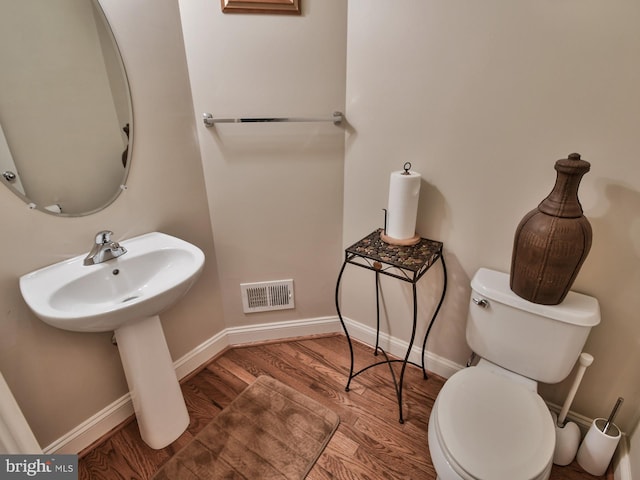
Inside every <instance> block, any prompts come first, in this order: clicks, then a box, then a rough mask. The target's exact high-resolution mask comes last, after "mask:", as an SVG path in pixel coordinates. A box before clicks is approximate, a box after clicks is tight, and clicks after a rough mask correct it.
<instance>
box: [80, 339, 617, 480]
mask: <svg viewBox="0 0 640 480" xmlns="http://www.w3.org/2000/svg"><path fill="white" fill-rule="evenodd" d="M354 350H355V357H356V368H362V367H364V366H366V365H368V364H370V363H371V360H372V358H374V357H373V355H372V353H373V349H372V348H370V347H367V346H365V345H362V344H358V343H355V344H354ZM396 366H399V365H396ZM348 371H349V350H348V346H347V341H346V338H345V337H344V336H342V335H337V336H330V337H320V338H309V339H298V340H294V341H289V342H282V343H271V344H261V345H253V346H248V347H237V348H232V349H229V350H227V351H226V352H224V353H223V354H221V355H220V356H218V357H217V358H216V359H214V360H213V361H212V362H211V363H209V364H208V365H207V366H206V367H205V368H204V369H202V370H201V371H199V372H198V373H197V374H195V375H192V376H191V377H190V378H188V379H186V380H185V381H183V382H182V391H183V394H184V396H185V400H186V403H187V407H188V409H189V414H190V417H191V423H190V425H189V427H188V429H187V431H186V432H185V433H184V434H182V436H180V438H178V439H177V440H176V441H175V442H174V443H172V444H171V445H170V446H168V447H166V448H164V449H162V450H153V449H151V448H149V447H148V446H147V445H146V444H145V443H144V442H142V440H141V439H140V435H139V433H138V428H137V424H136V422H135V420H134V421H131V422H129V423H127V424H126V425H123V426H122V427H121V428H118V429H116V430H115V431H114V432H112V433H111V434H110V435H108V436H107V437H106V438H104V439H102V440H101V441H100V442H98V444H97V445H95V446H93V447H92V448H90V449H88V450H87V451H85V452H81V455H80V460H79V478H80V479H82V480H102V479H105V480H116V479H122V480H134V479H135V480H145V479H148V478H150V477H151V476H152V475H153V473H154V472H155V471H156V470H157V469H158V468H159V467H160V466H161V465H163V464H164V463H165V462H166V461H167V460H168V459H169V458H170V457H171V455H173V454H174V453H175V452H177V451H178V450H179V449H180V448H182V447H183V446H184V445H186V444H187V443H188V442H189V441H190V440H191V439H192V438H193V436H194V435H196V434H197V433H198V432H199V431H200V430H201V429H202V428H203V427H204V426H205V425H207V423H208V422H209V421H210V420H211V419H212V418H213V417H215V416H216V415H217V414H218V413H219V412H220V411H221V410H222V409H223V408H224V407H225V406H227V405H228V404H229V403H230V402H231V401H232V400H233V399H234V398H235V397H236V396H237V395H238V394H239V393H240V392H241V391H242V390H244V388H245V387H247V385H249V384H250V383H252V382H253V381H254V380H255V379H256V378H257V377H258V376H259V375H269V376H271V377H273V378H276V379H277V380H279V381H281V382H282V383H285V384H287V385H289V386H291V387H293V388H295V389H296V390H298V391H299V392H301V393H304V394H305V395H307V396H309V397H311V398H313V399H315V400H317V401H318V402H320V403H322V404H323V405H326V406H327V407H329V408H331V409H332V410H334V411H335V412H336V413H338V414H339V415H340V426H339V427H338V430H337V431H336V433H335V434H334V436H333V438H332V439H331V441H330V442H329V444H328V445H327V447H326V449H325V451H324V453H323V454H322V455H321V456H320V458H319V459H318V461H317V462H316V464H315V466H314V467H313V469H312V470H311V472H310V473H309V475H308V476H307V479H309V480H326V479H337V480H347V479H349V480H355V479H358V480H360V479H364V480H367V479H370V480H378V479H389V480H396V479H409V480H435V478H436V475H435V472H434V470H433V467H432V465H431V459H430V456H429V449H428V446H427V421H428V418H429V413H430V411H431V407H432V406H433V402H434V400H435V398H436V395H437V394H438V392H439V390H440V388H441V387H442V385H443V383H444V379H442V378H440V377H438V376H436V375H431V376H430V377H429V379H428V380H424V379H423V377H422V372H421V370H420V369H419V368H415V367H409V368H407V373H406V375H405V389H404V402H405V403H404V405H405V407H404V418H405V423H404V424H400V423H399V422H398V409H397V403H396V398H395V391H394V389H393V385H392V383H391V381H390V372H389V370H388V368H387V367H386V366H380V367H376V368H373V369H370V370H368V371H367V372H366V373H364V374H362V375H360V376H359V377H357V378H356V379H355V380H354V381H352V385H351V389H350V391H349V392H345V391H344V387H345V382H346V375H347V374H348ZM596 478H602V479H604V478H606V479H607V480H610V479H613V474H612V473H611V472H609V473H608V474H607V476H606V477H594V476H591V475H589V474H586V473H585V472H583V471H582V470H581V469H580V467H579V466H578V465H577V464H576V463H575V462H574V463H573V464H572V465H570V466H568V467H563V468H561V467H557V466H554V469H553V472H552V475H551V479H552V480H580V479H584V480H593V479H596ZM176 480H179V479H176ZM250 480H260V479H250ZM514 480H516V479H514Z"/></svg>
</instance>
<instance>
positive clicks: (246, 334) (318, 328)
mask: <svg viewBox="0 0 640 480" xmlns="http://www.w3.org/2000/svg"><path fill="white" fill-rule="evenodd" d="M340 331H342V327H341V326H340V322H339V321H338V317H322V318H312V319H306V320H294V321H287V322H277V323H268V324H260V325H250V326H244V327H232V328H227V329H225V330H223V331H221V332H220V333H218V334H216V335H214V336H213V337H211V338H210V339H208V340H206V341H205V342H203V343H201V344H200V345H198V346H197V347H196V348H194V349H193V350H191V351H190V352H188V353H187V354H185V355H183V356H182V357H180V358H179V359H178V360H176V361H175V362H174V363H173V365H174V368H175V369H176V376H177V377H178V379H182V378H184V377H186V376H187V375H189V374H190V373H191V372H193V371H194V370H196V369H198V368H200V367H201V366H202V365H204V364H206V363H207V362H208V361H209V360H211V359H212V358H213V357H215V356H216V355H217V354H219V353H220V352H222V351H223V350H224V349H225V348H227V347H228V346H230V345H242V344H247V343H253V342H261V341H267V340H278V339H286V338H293V337H303V336H308V335H318V334H326V333H334V332H340ZM133 413H134V412H133V405H132V403H131V396H130V395H129V394H128V393H127V394H125V395H123V396H122V397H120V398H119V399H117V400H116V401H114V402H113V403H111V404H110V405H107V406H106V407H105V408H103V409H102V410H100V411H99V412H97V413H96V414H95V415H93V416H91V417H90V418H88V419H87V420H85V421H84V422H82V423H81V424H80V425H78V426H77V427H75V428H73V429H72V430H70V431H69V432H67V433H66V434H64V435H63V436H62V437H60V438H58V439H57V440H55V441H54V442H52V443H51V444H50V445H47V446H46V447H45V448H44V449H43V452H44V453H46V454H59V453H70V454H73V453H78V452H80V451H82V450H83V449H85V448H86V447H88V446H89V445H91V444H92V443H93V442H95V441H96V440H98V439H99V438H101V437H102V436H104V435H105V434H107V433H108V432H109V431H111V430H112V429H114V428H115V427H117V426H118V425H120V424H121V423H122V422H124V421H125V420H127V419H128V418H129V417H130V416H131V415H133Z"/></svg>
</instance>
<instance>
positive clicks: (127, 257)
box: [20, 232, 204, 449]
mask: <svg viewBox="0 0 640 480" xmlns="http://www.w3.org/2000/svg"><path fill="white" fill-rule="evenodd" d="M120 245H121V246H123V247H125V248H126V249H127V253H126V254H124V255H122V256H120V257H118V258H114V259H111V260H108V261H105V262H103V263H99V264H97V265H91V266H85V265H83V260H84V257H85V255H80V256H78V257H75V258H71V259H69V260H65V261H63V262H60V263H56V264H54V265H51V266H48V267H45V268H42V269H39V270H36V271H34V272H31V273H28V274H26V275H24V276H22V277H20V291H21V292H22V296H23V297H24V300H25V302H26V303H27V305H28V306H29V308H31V310H33V312H34V313H35V314H36V315H37V316H38V317H39V318H40V319H41V320H42V321H44V322H45V323H47V324H49V325H52V326H54V327H57V328H60V329H62V330H70V331H73V332H109V331H114V332H115V337H116V340H117V343H118V349H119V351H120V358H121V359H122V365H123V368H124V372H125V376H126V378H127V384H128V385H129V390H130V392H131V399H132V402H133V407H134V410H135V413H136V417H137V420H138V426H139V428H140V435H141V436H142V439H143V440H144V441H145V442H146V443H147V444H148V445H149V446H150V447H152V448H156V449H159V448H163V447H165V446H167V445H168V444H169V443H171V442H173V441H174V440H175V439H176V438H178V437H179V436H180V435H181V434H182V432H184V430H185V429H186V428H187V426H188V424H189V415H188V413H187V408H186V406H185V403H184V398H183V397H182V392H181V391H180V385H179V384H178V380H177V378H176V374H175V370H174V368H173V362H172V360H171V356H170V354H169V349H168V348H167V342H166V340H165V337H164V333H163V331H162V325H161V324H160V318H159V317H158V314H160V313H161V312H162V311H164V310H165V309H167V308H168V307H170V306H171V305H173V304H174V303H175V302H177V301H178V300H179V299H180V298H181V297H182V296H183V295H184V294H185V293H186V292H187V291H188V290H189V288H191V286H192V285H193V284H194V282H195V281H196V279H197V278H198V275H199V274H200V272H201V271H202V267H203V265H204V254H203V253H202V250H200V249H199V248H198V247H196V246H194V245H191V244H190V243H188V242H185V241H184V240H180V239H179V238H176V237H172V236H170V235H167V234H164V233H158V232H153V233H147V234H145V235H141V236H139V237H135V238H131V239H129V240H125V241H123V242H120Z"/></svg>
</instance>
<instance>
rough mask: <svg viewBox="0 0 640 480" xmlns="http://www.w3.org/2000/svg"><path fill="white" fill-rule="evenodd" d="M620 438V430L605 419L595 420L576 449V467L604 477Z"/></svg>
mask: <svg viewBox="0 0 640 480" xmlns="http://www.w3.org/2000/svg"><path fill="white" fill-rule="evenodd" d="M620 436H621V434H620V429H619V428H618V427H617V426H616V425H615V424H613V423H609V422H608V421H607V419H606V418H596V419H595V420H594V421H593V423H592V424H591V427H590V428H589V431H588V432H587V435H586V436H585V437H584V440H583V441H582V444H581V445H580V448H579V449H578V455H577V456H576V460H577V461H578V465H580V466H581V467H582V468H583V469H584V470H585V471H586V472H588V473H590V474H591V475H595V476H601V475H604V473H605V472H606V471H607V467H608V466H609V463H611V459H612V458H613V454H614V452H615V450H616V447H617V446H618V442H619V441H620Z"/></svg>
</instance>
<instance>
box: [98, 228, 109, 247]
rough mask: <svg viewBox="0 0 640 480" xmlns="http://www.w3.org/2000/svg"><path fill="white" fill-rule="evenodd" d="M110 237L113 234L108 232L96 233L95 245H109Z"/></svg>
mask: <svg viewBox="0 0 640 480" xmlns="http://www.w3.org/2000/svg"><path fill="white" fill-rule="evenodd" d="M111 235H113V232H112V231H110V230H102V231H100V232H98V233H96V245H104V244H105V243H109V242H110V241H111Z"/></svg>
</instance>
